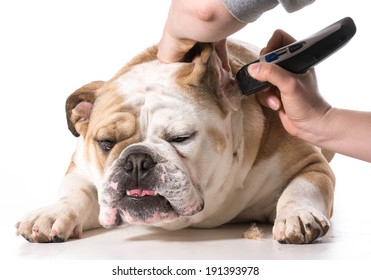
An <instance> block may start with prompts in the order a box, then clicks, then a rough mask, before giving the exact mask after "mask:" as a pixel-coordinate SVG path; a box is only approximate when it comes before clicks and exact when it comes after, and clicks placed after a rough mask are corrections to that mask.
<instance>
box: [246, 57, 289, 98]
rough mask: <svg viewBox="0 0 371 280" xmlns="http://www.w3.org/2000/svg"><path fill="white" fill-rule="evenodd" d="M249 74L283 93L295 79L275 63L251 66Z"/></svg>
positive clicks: (260, 63) (261, 63) (259, 63)
mask: <svg viewBox="0 0 371 280" xmlns="http://www.w3.org/2000/svg"><path fill="white" fill-rule="evenodd" d="M248 71H249V74H250V76H251V77H253V78H254V79H256V80H258V81H261V82H269V83H271V84H272V85H274V86H276V87H278V88H279V90H280V91H281V92H282V91H284V89H285V88H286V87H287V85H288V83H289V82H290V81H291V79H293V77H292V75H289V74H288V71H286V70H285V69H283V68H281V67H279V66H278V65H276V64H274V63H267V62H258V63H254V64H251V65H250V66H249V68H248Z"/></svg>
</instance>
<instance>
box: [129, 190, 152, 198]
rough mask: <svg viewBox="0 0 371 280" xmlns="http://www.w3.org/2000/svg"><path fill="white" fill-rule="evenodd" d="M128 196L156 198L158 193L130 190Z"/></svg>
mask: <svg viewBox="0 0 371 280" xmlns="http://www.w3.org/2000/svg"><path fill="white" fill-rule="evenodd" d="M126 194H127V195H130V196H140V197H141V196H155V195H156V194H157V193H156V191H152V190H141V189H134V190H128V191H127V192H126Z"/></svg>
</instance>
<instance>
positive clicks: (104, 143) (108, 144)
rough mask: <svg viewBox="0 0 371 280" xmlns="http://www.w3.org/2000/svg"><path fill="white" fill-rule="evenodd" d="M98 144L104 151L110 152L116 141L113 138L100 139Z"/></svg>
mask: <svg viewBox="0 0 371 280" xmlns="http://www.w3.org/2000/svg"><path fill="white" fill-rule="evenodd" d="M97 142H98V145H99V147H100V148H101V149H102V150H103V151H104V152H109V151H110V150H112V148H113V147H114V146H115V144H116V142H114V141H112V140H98V141H97Z"/></svg>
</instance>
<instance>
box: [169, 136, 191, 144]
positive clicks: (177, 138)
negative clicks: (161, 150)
mask: <svg viewBox="0 0 371 280" xmlns="http://www.w3.org/2000/svg"><path fill="white" fill-rule="evenodd" d="M187 139H189V136H179V137H175V138H172V139H171V140H170V141H171V142H175V143H181V142H184V141H186V140H187Z"/></svg>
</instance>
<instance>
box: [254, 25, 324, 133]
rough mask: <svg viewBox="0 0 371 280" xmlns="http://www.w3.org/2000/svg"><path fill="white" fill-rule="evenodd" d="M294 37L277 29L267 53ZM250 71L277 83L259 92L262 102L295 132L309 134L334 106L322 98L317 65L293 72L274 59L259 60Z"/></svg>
mask: <svg viewBox="0 0 371 280" xmlns="http://www.w3.org/2000/svg"><path fill="white" fill-rule="evenodd" d="M294 41H295V40H294V38H293V37H291V36H290V35H288V34H287V33H285V32H284V31H282V30H277V31H276V32H275V33H274V34H273V36H272V38H271V39H270V40H269V42H268V44H267V47H266V48H265V49H263V52H264V53H267V52H270V51H272V50H274V49H277V48H280V47H282V46H284V45H287V44H290V43H292V42H294ZM248 70H249V74H250V75H251V76H252V77H253V78H255V79H257V80H259V81H268V82H270V83H271V84H272V85H274V86H275V87H273V88H270V89H268V90H265V91H264V92H261V93H258V94H257V98H258V100H259V102H260V103H261V104H262V105H264V106H267V107H269V108H271V109H273V110H277V111H278V112H279V116H280V118H281V121H282V124H283V125H284V127H285V129H286V130H287V131H288V132H289V133H290V134H292V135H296V136H299V137H301V138H305V137H306V135H307V134H308V133H312V132H313V131H315V130H316V128H317V125H318V121H319V120H320V119H321V118H322V117H323V116H324V115H325V114H326V112H327V111H328V110H329V109H330V108H331V106H330V105H329V104H328V103H327V102H326V101H325V100H324V99H323V98H322V96H321V95H320V93H319V90H318V86H317V79H316V75H315V71H314V69H311V70H309V71H307V72H306V73H304V74H293V73H291V72H288V71H286V70H284V69H283V68H281V67H279V66H278V65H276V64H273V63H263V62H262V63H255V64H252V65H250V66H249V69H248Z"/></svg>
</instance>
